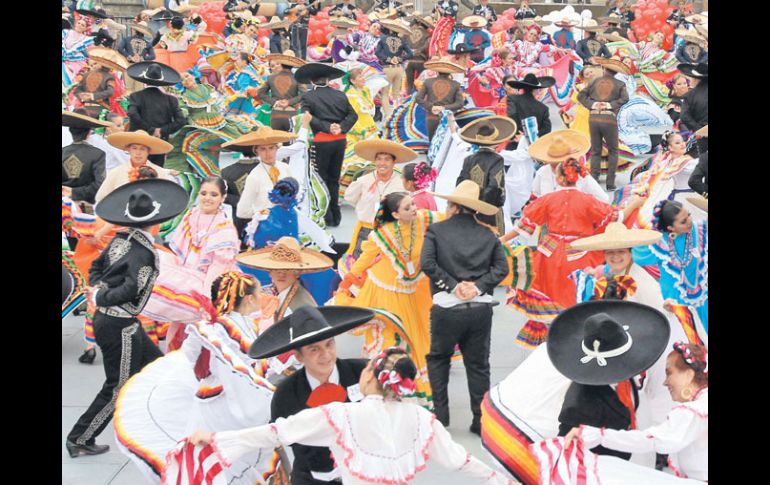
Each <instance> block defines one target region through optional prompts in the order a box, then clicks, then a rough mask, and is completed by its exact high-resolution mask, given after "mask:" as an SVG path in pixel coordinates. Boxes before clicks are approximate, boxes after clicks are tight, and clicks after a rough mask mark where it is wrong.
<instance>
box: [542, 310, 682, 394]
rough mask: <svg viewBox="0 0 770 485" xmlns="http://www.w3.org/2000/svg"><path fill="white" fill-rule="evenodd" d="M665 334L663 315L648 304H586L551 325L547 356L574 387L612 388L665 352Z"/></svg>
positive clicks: (665, 321) (666, 338)
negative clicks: (576, 384)
mask: <svg viewBox="0 0 770 485" xmlns="http://www.w3.org/2000/svg"><path fill="white" fill-rule="evenodd" d="M670 334H671V327H670V326H669V323H668V319H667V318H666V316H665V315H663V314H662V313H661V312H659V311H658V310H656V309H655V308H653V307H651V306H647V305H643V304H641V303H636V302H630V301H622V300H594V301H587V302H585V303H580V304H578V305H575V306H573V307H571V308H568V309H566V310H564V311H563V312H562V313H560V314H559V315H558V316H557V317H556V318H555V319H554V321H553V322H552V323H551V328H550V330H549V331H548V358H549V359H551V363H552V364H553V366H554V367H555V368H556V370H558V371H559V372H560V373H561V374H562V375H564V376H565V377H567V378H568V379H570V380H571V381H573V382H576V383H578V384H584V385H589V386H601V385H607V384H615V383H618V382H621V381H624V380H626V379H630V378H631V377H634V376H636V375H638V374H640V373H641V372H643V371H645V370H647V369H649V368H650V367H651V366H652V365H653V364H654V363H655V362H656V361H657V360H658V359H659V358H660V356H661V354H663V352H664V351H665V350H666V347H667V346H668V339H669V335H670Z"/></svg>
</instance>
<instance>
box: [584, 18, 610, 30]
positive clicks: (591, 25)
mask: <svg viewBox="0 0 770 485" xmlns="http://www.w3.org/2000/svg"><path fill="white" fill-rule="evenodd" d="M579 29H580V30H583V31H585V32H597V33H599V32H604V30H605V29H604V27H602V26H601V25H599V24H598V23H596V20H594V19H588V20H586V23H585V24H583V25H581V26H580V27H579Z"/></svg>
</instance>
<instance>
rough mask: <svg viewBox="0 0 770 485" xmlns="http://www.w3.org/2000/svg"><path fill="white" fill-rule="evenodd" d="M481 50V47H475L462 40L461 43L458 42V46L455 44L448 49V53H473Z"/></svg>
mask: <svg viewBox="0 0 770 485" xmlns="http://www.w3.org/2000/svg"><path fill="white" fill-rule="evenodd" d="M480 50H481V48H480V47H473V46H471V45H468V44H466V43H465V42H462V43H460V44H457V45H456V46H454V47H453V48H451V49H447V51H446V53H447V54H452V55H459V54H472V53H474V52H478V51H480Z"/></svg>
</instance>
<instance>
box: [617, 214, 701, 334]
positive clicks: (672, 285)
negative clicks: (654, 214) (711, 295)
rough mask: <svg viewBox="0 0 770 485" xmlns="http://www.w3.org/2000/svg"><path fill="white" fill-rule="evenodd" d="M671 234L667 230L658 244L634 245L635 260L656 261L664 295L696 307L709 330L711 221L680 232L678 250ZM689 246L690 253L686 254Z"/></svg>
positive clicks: (664, 297)
mask: <svg viewBox="0 0 770 485" xmlns="http://www.w3.org/2000/svg"><path fill="white" fill-rule="evenodd" d="M668 236H669V235H668V233H665V234H664V235H663V237H662V238H661V240H660V241H658V242H657V243H655V244H651V245H649V246H642V247H636V248H633V250H632V251H633V257H634V262H636V263H637V264H639V265H642V266H653V265H657V266H658V268H659V269H660V290H661V292H662V293H663V299H669V298H671V299H673V300H676V302H677V303H680V304H683V305H688V306H691V307H694V308H695V309H696V311H697V312H698V316H699V317H700V319H701V322H703V328H704V329H705V330H706V332H708V221H698V222H695V223H693V225H692V231H690V233H689V234H680V235H678V236H677V237H676V238H675V239H674V248H675V252H674V251H672V248H671V246H670V245H669V237H668ZM688 236H689V237H688ZM688 239H689V241H688ZM686 246H687V247H689V253H690V255H689V256H685V247H686Z"/></svg>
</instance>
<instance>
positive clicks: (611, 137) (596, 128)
mask: <svg viewBox="0 0 770 485" xmlns="http://www.w3.org/2000/svg"><path fill="white" fill-rule="evenodd" d="M588 130H589V131H590V133H591V151H592V152H593V153H592V154H591V177H593V178H594V179H596V180H597V181H598V180H599V176H600V175H601V173H602V140H604V142H605V143H607V153H608V155H607V185H608V186H610V185H615V171H616V170H617V169H618V122H617V120H616V119H615V117H614V116H612V115H594V114H591V117H590V118H589V119H588Z"/></svg>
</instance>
